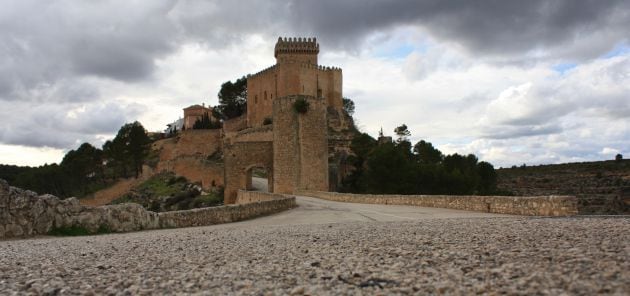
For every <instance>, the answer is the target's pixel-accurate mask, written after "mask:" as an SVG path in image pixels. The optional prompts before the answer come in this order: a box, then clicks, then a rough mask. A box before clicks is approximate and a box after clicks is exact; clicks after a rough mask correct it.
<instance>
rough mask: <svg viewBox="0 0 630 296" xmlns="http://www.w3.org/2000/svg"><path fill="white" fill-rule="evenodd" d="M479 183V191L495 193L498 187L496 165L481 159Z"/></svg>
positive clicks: (481, 192) (478, 167)
mask: <svg viewBox="0 0 630 296" xmlns="http://www.w3.org/2000/svg"><path fill="white" fill-rule="evenodd" d="M477 173H478V174H479V183H478V184H477V193H478V194H482V195H487V194H493V193H495V191H496V189H497V172H496V171H495V170H494V166H493V165H492V164H490V163H488V162H485V161H481V162H479V163H478V164H477Z"/></svg>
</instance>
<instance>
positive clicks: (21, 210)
mask: <svg viewBox="0 0 630 296" xmlns="http://www.w3.org/2000/svg"><path fill="white" fill-rule="evenodd" d="M243 194H244V197H243V198H241V200H247V201H248V202H249V203H245V202H242V203H244V204H239V205H228V206H221V207H210V208H200V209H193V210H186V211H173V212H162V213H155V212H152V211H147V210H145V209H144V208H143V207H142V206H140V205H138V204H131V203H128V204H120V205H109V206H100V207H90V206H82V205H80V204H79V201H78V200H77V199H76V198H69V199H65V200H60V199H59V198H57V197H55V196H52V195H49V194H46V195H40V196H38V195H37V194H36V193H35V192H32V191H28V190H22V189H19V188H15V187H11V186H9V184H8V183H7V182H6V181H4V180H1V179H0V239H2V238H11V237H27V236H32V235H45V234H48V233H49V232H50V231H51V230H53V229H56V228H57V229H59V228H68V227H80V228H83V229H85V230H87V231H88V232H89V233H98V232H99V231H101V232H128V231H137V230H144V229H158V228H174V227H189V226H203V225H212V224H220V223H228V222H235V221H241V220H246V219H251V218H254V217H258V216H263V215H269V214H273V213H277V212H280V211H283V210H287V209H291V208H294V207H295V206H296V203H295V197H292V196H284V195H277V194H271V193H262V192H261V193H256V194H249V195H248V194H247V193H243Z"/></svg>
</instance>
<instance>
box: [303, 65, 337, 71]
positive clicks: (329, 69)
mask: <svg viewBox="0 0 630 296" xmlns="http://www.w3.org/2000/svg"><path fill="white" fill-rule="evenodd" d="M300 67H302V68H307V69H317V70H321V71H339V72H341V68H338V67H329V66H322V65H313V64H307V63H302V64H300Z"/></svg>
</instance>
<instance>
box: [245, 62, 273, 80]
mask: <svg viewBox="0 0 630 296" xmlns="http://www.w3.org/2000/svg"><path fill="white" fill-rule="evenodd" d="M275 69H276V65H273V66H269V67H267V68H265V69H263V70H260V71H258V72H256V73H254V74H249V75H247V78H250V77H256V76H259V75H263V74H265V73H267V72H270V71H273V70H275Z"/></svg>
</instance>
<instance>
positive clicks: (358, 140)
mask: <svg viewBox="0 0 630 296" xmlns="http://www.w3.org/2000/svg"><path fill="white" fill-rule="evenodd" d="M376 145H377V143H376V139H374V138H372V137H371V136H370V135H368V134H366V133H360V134H357V135H356V136H355V137H354V138H353V139H352V142H351V144H350V149H352V152H354V154H355V155H350V156H348V159H347V161H348V163H349V164H350V165H352V166H353V167H354V171H352V173H351V174H350V175H349V176H347V177H345V178H344V179H343V181H342V188H341V191H342V192H365V191H366V184H365V183H364V181H365V180H364V178H363V173H364V167H365V166H366V164H365V161H366V160H367V158H368V155H369V154H370V152H371V151H372V150H373V149H374V148H375V147H376Z"/></svg>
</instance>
